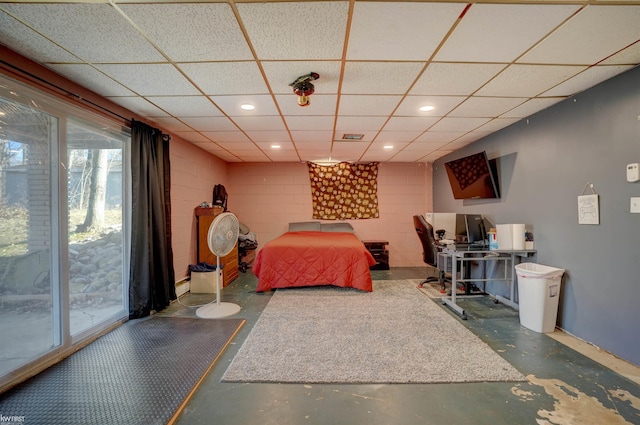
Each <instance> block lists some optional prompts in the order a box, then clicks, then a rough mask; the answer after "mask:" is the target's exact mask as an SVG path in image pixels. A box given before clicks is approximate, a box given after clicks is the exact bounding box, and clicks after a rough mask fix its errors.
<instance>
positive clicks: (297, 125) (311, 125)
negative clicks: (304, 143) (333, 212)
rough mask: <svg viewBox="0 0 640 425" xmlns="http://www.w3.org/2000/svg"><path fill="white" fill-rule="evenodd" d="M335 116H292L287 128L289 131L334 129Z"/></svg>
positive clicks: (288, 118)
mask: <svg viewBox="0 0 640 425" xmlns="http://www.w3.org/2000/svg"><path fill="white" fill-rule="evenodd" d="M333 120H334V118H333V116H329V115H324V116H308V117H300V116H290V117H287V119H286V121H287V127H289V130H325V129H327V128H333Z"/></svg>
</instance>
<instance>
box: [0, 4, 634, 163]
mask: <svg viewBox="0 0 640 425" xmlns="http://www.w3.org/2000/svg"><path fill="white" fill-rule="evenodd" d="M0 43H1V44H4V45H5V46H7V47H9V48H11V49H12V50H14V51H16V52H18V53H20V54H22V55H24V56H26V57H28V58H30V59H32V60H34V61H36V62H39V63H42V64H43V65H45V66H46V67H48V68H51V69H53V70H54V71H56V72H58V73H60V74H62V75H64V76H66V77H68V78H69V79H71V80H73V81H75V82H77V83H79V84H81V85H83V86H85V87H87V88H88V89H90V90H93V91H94V92H96V93H98V94H100V95H102V96H105V97H107V98H109V99H110V100H112V101H113V102H115V103H117V104H120V105H122V106H124V107H126V108H128V109H129V110H131V111H133V112H135V113H136V114H139V115H141V116H144V117H146V118H147V119H148V120H149V122H150V123H152V124H155V125H157V126H159V127H161V128H163V129H164V130H167V131H170V132H172V133H174V134H176V135H178V136H180V137H182V138H184V139H186V140H188V141H191V142H192V143H194V144H196V145H198V146H200V147H202V148H203V149H205V150H207V151H209V152H211V153H213V154H215V155H217V156H219V157H220V158H222V159H224V160H226V161H230V162H265V161H276V162H280V161H296V162H297V161H328V160H333V161H381V162H385V161H396V162H413V161H422V162H426V161H434V160H436V159H438V158H440V157H442V156H444V155H446V154H448V153H450V152H452V151H455V150H456V149H460V148H462V147H463V146H465V145H468V144H469V143H472V142H474V141H476V140H478V139H480V138H482V137H484V136H486V135H488V134H490V133H492V132H495V131H497V130H500V129H501V128H504V127H506V126H508V125H510V124H513V123H514V122H517V121H518V120H520V119H522V118H524V117H527V116H529V115H531V114H533V113H535V112H537V111H539V110H542V109H544V108H547V107H549V106H551V105H553V104H554V103H557V102H560V101H561V100H563V99H564V98H566V97H568V96H571V95H573V94H576V93H578V92H580V91H583V90H585V89H587V88H589V87H592V86H594V85H596V84H598V83H599V82H601V81H604V80H606V79H609V78H611V77H613V76H614V75H616V74H619V73H621V72H624V71H626V70H628V69H630V68H633V67H634V66H636V65H638V64H640V1H607V0H601V1H598V0H590V1H571V0H568V1H561V0H560V1H549V0H547V1H535V0H533V1H521V2H516V1H494V2H485V1H479V2H460V1H455V0H453V1H443V2H431V1H411V2H397V1H389V2H384V1H362V0H357V1H356V0H352V1H285V2H274V1H262V2H254V1H245V2H243V1H233V0H229V1H222V2H204V1H199V0H192V1H190V2H186V1H169V0H159V1H146V0H145V1H144V2H135V1H133V0H126V1H118V0H111V1H107V0H91V1H70V0H63V1H61V2H59V3H46V2H35V1H11V2H8V3H2V2H0ZM310 72H317V73H318V74H320V78H319V79H318V80H316V81H313V84H314V85H315V93H314V94H313V95H312V96H311V105H310V106H308V107H300V106H298V104H297V97H296V95H294V94H293V91H292V88H291V87H290V86H289V84H290V83H292V82H293V81H294V80H295V79H296V78H297V77H298V76H301V75H304V74H308V73H310ZM245 103H248V104H252V105H254V106H255V109H254V110H253V111H244V110H242V109H240V105H241V104H245ZM424 105H431V106H433V107H434V109H433V110H432V111H430V112H420V110H419V107H420V106H424ZM346 133H355V134H363V135H364V137H363V139H362V141H355V142H354V141H343V140H342V138H343V135H344V134H346ZM275 144H277V145H279V146H280V148H279V149H274V148H273V147H272V145H275ZM387 146H392V147H391V148H386V147H387Z"/></svg>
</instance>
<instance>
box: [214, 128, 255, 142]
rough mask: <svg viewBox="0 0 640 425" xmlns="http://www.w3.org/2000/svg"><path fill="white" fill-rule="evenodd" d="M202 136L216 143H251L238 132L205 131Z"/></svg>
mask: <svg viewBox="0 0 640 425" xmlns="http://www.w3.org/2000/svg"><path fill="white" fill-rule="evenodd" d="M202 134H204V135H205V136H207V137H208V138H209V139H211V140H213V141H214V142H216V143H221V142H234V143H235V142H250V140H249V138H248V137H247V136H245V135H244V134H243V133H240V132H237V131H204V132H203V133H202Z"/></svg>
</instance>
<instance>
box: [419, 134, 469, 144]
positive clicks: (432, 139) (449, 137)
mask: <svg viewBox="0 0 640 425" xmlns="http://www.w3.org/2000/svg"><path fill="white" fill-rule="evenodd" d="M464 134H465V132H464V131H430V132H428V133H425V134H423V135H422V136H420V137H418V138H417V139H416V141H415V143H418V144H420V145H422V144H436V145H439V146H437V147H440V146H442V145H444V144H446V143H449V142H451V141H453V140H456V139H457V138H459V137H462V136H464ZM415 143H414V144H415ZM437 147H436V148H437Z"/></svg>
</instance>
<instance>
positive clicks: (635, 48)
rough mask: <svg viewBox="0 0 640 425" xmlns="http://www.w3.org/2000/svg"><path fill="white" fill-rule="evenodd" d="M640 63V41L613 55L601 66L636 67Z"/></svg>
mask: <svg viewBox="0 0 640 425" xmlns="http://www.w3.org/2000/svg"><path fill="white" fill-rule="evenodd" d="M638 63H640V40H638V41H636V42H635V43H634V44H632V45H631V46H629V47H627V48H626V49H623V50H621V51H619V52H618V53H616V54H614V55H611V56H610V57H608V58H607V59H605V60H603V61H602V62H600V63H599V65H634V66H635V65H636V64H638Z"/></svg>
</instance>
